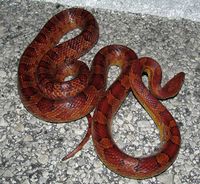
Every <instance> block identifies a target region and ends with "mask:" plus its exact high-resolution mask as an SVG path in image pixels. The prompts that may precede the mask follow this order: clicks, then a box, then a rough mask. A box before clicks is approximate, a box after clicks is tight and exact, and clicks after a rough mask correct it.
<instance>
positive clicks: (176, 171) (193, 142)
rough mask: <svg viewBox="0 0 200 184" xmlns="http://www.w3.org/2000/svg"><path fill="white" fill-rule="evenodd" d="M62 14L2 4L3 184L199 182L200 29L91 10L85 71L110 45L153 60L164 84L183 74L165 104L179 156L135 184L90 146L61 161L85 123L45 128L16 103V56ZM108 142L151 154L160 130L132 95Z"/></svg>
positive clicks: (47, 6)
mask: <svg viewBox="0 0 200 184" xmlns="http://www.w3.org/2000/svg"><path fill="white" fill-rule="evenodd" d="M64 8H65V7H63V6H61V5H59V4H51V3H39V2H29V1H25V0H23V1H21V0H16V1H13V0H10V1H2V2H0V17H1V19H0V51H1V53H0V76H1V80H0V86H1V88H0V104H1V105H0V145H1V146H0V183H2V184H11V183H12V184H14V183H21V184H29V183H31V184H32V183H37V184H38V183H41V184H42V183H48V184H49V183H56V184H59V183H60V184H61V183H67V184H79V183H80V184H82V183H84V184H87V183H91V184H94V183H95V184H100V183H101V184H104V183H105V184H106V183H111V184H115V183H116V184H117V183H119V184H123V183H124V184H127V183H128V184H137V183H138V184H160V183H163V184H166V183H168V184H173V183H175V184H190V183H191V184H199V183H200V150H199V147H200V139H199V138H200V131H199V130H200V104H199V103H200V82H199V80H200V24H199V23H197V22H192V21H189V20H184V19H181V20H169V19H167V18H160V17H156V16H150V15H141V14H131V13H130V14H125V13H119V12H109V11H104V10H100V9H96V10H91V9H90V11H91V12H92V13H93V14H94V15H95V17H96V19H97V21H98V22H99V26H100V39H99V42H98V43H97V45H96V46H95V47H94V49H92V50H91V51H90V52H89V53H88V54H87V55H85V56H84V57H83V60H84V61H86V63H87V64H88V65H90V64H91V60H92V58H93V57H94V55H95V53H97V51H98V50H99V49H100V48H102V47H103V46H106V45H108V44H113V43H115V44H123V45H127V46H128V47H130V48H132V49H134V50H135V52H136V53H137V54H138V55H139V57H141V56H149V57H152V58H154V59H156V60H157V61H158V62H159V63H160V64H161V66H162V68H163V74H164V76H163V83H164V82H166V81H167V80H168V79H170V77H172V76H173V75H174V74H176V73H177V72H180V71H184V72H185V73H186V79H185V83H184V86H183V88H182V90H181V92H180V93H179V95H178V96H177V97H175V98H173V99H170V100H168V101H164V102H163V103H164V104H165V105H166V107H167V108H168V109H169V111H170V112H171V113H172V115H173V116H174V118H175V119H176V120H177V122H178V125H179V127H180V131H181V135H182V144H181V149H180V153H179V155H178V158H177V160H176V161H175V163H174V164H173V165H172V166H171V167H170V168H169V169H168V170H167V171H166V172H164V173H163V174H161V175H159V176H157V177H154V178H151V179H146V180H142V181H137V180H130V179H127V178H123V177H121V176H119V175H116V174H115V173H113V172H111V171H110V170H108V169H107V168H106V167H105V166H104V165H103V164H102V163H101V161H100V160H99V159H98V157H97V155H96V153H95V152H94V148H93V145H92V141H91V140H90V141H89V142H88V144H86V145H85V147H84V149H83V150H82V151H81V152H79V153H78V154H77V155H76V156H75V157H73V158H71V159H70V160H68V161H66V162H61V161H60V160H61V159H62V157H63V156H65V154H66V153H67V152H69V151H70V150H72V149H73V148H74V147H75V146H76V145H77V144H78V142H80V140H81V138H82V137H83V135H84V133H85V131H86V128H87V122H86V119H85V118H83V119H82V120H79V121H76V122H73V123H69V124H61V125H56V124H50V123H46V122H43V121H40V120H38V119H37V118H35V117H33V116H32V115H31V114H30V113H28V112H27V111H26V110H25V109H24V107H23V105H22V103H21V101H20V99H19V96H18V92H17V67H18V63H19V59H20V56H21V54H22V53H23V51H24V49H25V48H26V46H27V45H28V44H29V43H30V42H31V40H32V39H33V38H34V37H35V35H36V34H37V33H38V32H39V30H40V28H41V27H42V26H43V25H44V23H45V22H46V21H47V20H48V19H49V18H50V17H51V16H52V15H54V14H55V13H57V12H59V11H60V10H62V9H64ZM118 73H119V70H118V68H117V67H112V69H111V71H110V73H109V84H110V83H111V82H112V81H113V80H114V79H115V78H116V76H117V74H118ZM144 80H145V79H144ZM113 136H114V140H115V141H116V142H117V144H118V145H119V147H120V148H121V149H123V150H124V151H126V152H127V153H129V154H131V155H137V156H141V155H145V154H150V153H151V152H153V151H154V150H155V149H156V148H157V147H158V146H159V140H158V130H157V129H156V127H155V125H154V123H153V121H152V120H151V119H150V117H149V116H148V115H147V113H146V112H145V111H144V110H143V109H142V107H141V106H140V105H139V103H138V102H137V101H136V100H135V98H134V97H133V95H132V94H130V95H129V96H128V97H127V99H126V101H125V102H124V104H123V105H122V107H121V108H120V110H119V111H118V113H117V115H116V117H115V119H114V122H113Z"/></svg>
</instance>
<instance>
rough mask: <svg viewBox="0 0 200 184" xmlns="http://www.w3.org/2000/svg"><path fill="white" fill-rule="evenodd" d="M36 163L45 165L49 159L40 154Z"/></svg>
mask: <svg viewBox="0 0 200 184" xmlns="http://www.w3.org/2000/svg"><path fill="white" fill-rule="evenodd" d="M38 161H39V162H40V163H41V164H44V165H45V164H47V162H48V161H49V157H48V155H44V154H40V155H38Z"/></svg>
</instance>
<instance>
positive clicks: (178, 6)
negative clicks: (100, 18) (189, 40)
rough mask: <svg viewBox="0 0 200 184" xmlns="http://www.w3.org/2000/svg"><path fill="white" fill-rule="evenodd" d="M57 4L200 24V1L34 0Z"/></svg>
mask: <svg viewBox="0 0 200 184" xmlns="http://www.w3.org/2000/svg"><path fill="white" fill-rule="evenodd" d="M33 1H41V2H42V1H43V2H44V1H45V2H53V3H55V2H57V3H60V4H64V5H69V6H88V7H91V8H103V9H104V10H117V11H122V12H124V11H125V12H132V13H142V14H150V15H158V16H162V17H169V18H175V19H179V18H186V19H190V20H193V21H198V22H200V11H199V10H200V1H199V0H181V1H179V0H67V1H66V0H33Z"/></svg>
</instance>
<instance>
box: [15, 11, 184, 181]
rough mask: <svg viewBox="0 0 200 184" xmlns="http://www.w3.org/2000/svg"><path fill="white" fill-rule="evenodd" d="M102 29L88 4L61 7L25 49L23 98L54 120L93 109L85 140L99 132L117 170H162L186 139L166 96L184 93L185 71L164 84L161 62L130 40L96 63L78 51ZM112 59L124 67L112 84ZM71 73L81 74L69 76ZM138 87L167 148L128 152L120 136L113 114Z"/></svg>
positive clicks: (105, 158) (99, 146)
mask: <svg viewBox="0 0 200 184" xmlns="http://www.w3.org/2000/svg"><path fill="white" fill-rule="evenodd" d="M76 28H78V29H80V30H81V33H80V34H79V35H78V36H76V37H74V38H72V39H70V40H67V41H64V42H62V43H59V41H60V39H61V38H62V37H63V35H65V34H66V33H68V32H69V31H71V30H74V29H76ZM98 37H99V28H98V24H97V22H96V20H95V18H94V16H93V15H92V14H91V13H89V12H88V11H86V10H84V9H81V8H70V9H66V10H63V11H61V12H60V13H58V14H56V15H54V16H53V17H52V18H51V19H50V20H49V21H48V22H47V23H46V24H45V25H44V27H43V28H42V29H41V31H40V32H39V34H38V35H37V36H36V37H35V39H34V40H33V41H32V42H31V43H30V44H29V45H28V47H27V48H26V49H25V51H24V53H23V54H22V56H21V59H20V62H19V68H18V90H19V94H20V98H21V101H22V103H23V104H24V106H25V108H26V109H27V110H28V111H29V112H31V113H32V114H33V115H35V116H36V117H38V118H40V119H42V120H45V121H48V122H56V123H62V122H70V121H74V120H77V119H80V118H82V117H85V116H87V117H88V121H89V122H90V124H89V128H88V134H87V136H86V138H85V139H84V141H83V142H82V146H83V144H85V142H87V141H86V139H87V140H88V137H89V136H90V134H92V139H93V143H94V147H95V150H96V152H97V154H98V156H99V158H100V159H101V161H102V162H103V163H104V164H105V165H106V166H107V167H108V168H109V169H111V170H112V171H114V172H116V173H118V174H120V175H122V176H125V177H129V178H135V179H144V178H149V177H152V176H155V175H158V174H160V173H161V172H163V171H165V170H166V169H167V168H168V167H169V166H170V165H171V164H172V163H173V161H174V160H175V158H176V156H177V154H178V151H179V147H180V142H181V137H180V132H179V128H178V126H177V124H176V122H175V120H174V118H173V117H172V115H171V114H170V112H169V111H168V110H167V109H166V108H165V106H164V105H162V103H161V102H160V101H159V99H167V98H171V97H173V96H175V95H177V93H178V92H179V90H180V89H181V87H182V84H183V82H184V73H183V72H180V73H178V74H177V75H175V76H174V77H173V78H172V79H171V80H170V81H168V82H167V83H166V85H165V86H164V87H161V78H162V71H161V68H160V65H159V64H158V63H157V62H156V61H155V60H153V59H152V58H149V57H143V58H138V57H137V55H136V53H135V52H134V51H133V50H131V49H130V48H128V47H126V46H122V45H109V46H105V47H104V48H102V49H101V50H100V51H99V52H98V53H97V54H96V55H95V57H94V59H93V61H92V66H91V68H90V69H89V68H88V67H87V65H86V64H84V62H82V61H80V60H78V59H79V58H80V57H81V56H83V55H84V54H85V53H87V52H88V51H89V50H90V49H91V48H92V47H93V46H94V45H95V44H96V42H97V40H98ZM112 65H117V66H119V67H120V68H121V73H120V75H119V77H118V78H117V79H116V81H115V82H114V83H113V84H112V85H111V86H110V87H109V88H108V89H107V90H106V80H107V77H108V70H109V67H110V66H112ZM143 74H147V75H148V80H149V89H148V88H147V87H146V86H145V85H144V84H143V81H142V75H143ZM66 76H73V77H74V78H73V79H72V80H68V81H66V80H65V77H66ZM130 91H132V92H133V94H134V96H135V97H136V98H137V100H138V101H139V102H140V103H141V105H142V106H143V107H144V108H145V110H146V111H147V112H148V113H149V114H150V116H151V117H152V119H153V120H154V121H155V123H156V125H157V127H158V129H159V131H160V137H161V146H160V149H159V151H158V152H157V153H155V154H153V155H150V156H147V157H138V158H135V157H132V156H130V155H128V154H126V153H124V152H122V151H121V150H120V149H119V148H118V146H117V145H116V144H115V142H114V140H113V138H112V131H111V124H112V118H113V116H114V115H115V113H116V112H117V110H118V109H119V107H120V105H121V104H122V102H123V100H124V99H125V98H126V96H127V95H128V93H129V92H130ZM93 109H94V115H93V117H91V116H90V115H89V113H90V112H91V111H92V110H93ZM77 149H81V148H80V147H79V148H77Z"/></svg>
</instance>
